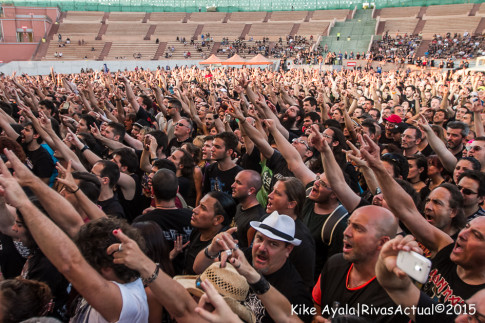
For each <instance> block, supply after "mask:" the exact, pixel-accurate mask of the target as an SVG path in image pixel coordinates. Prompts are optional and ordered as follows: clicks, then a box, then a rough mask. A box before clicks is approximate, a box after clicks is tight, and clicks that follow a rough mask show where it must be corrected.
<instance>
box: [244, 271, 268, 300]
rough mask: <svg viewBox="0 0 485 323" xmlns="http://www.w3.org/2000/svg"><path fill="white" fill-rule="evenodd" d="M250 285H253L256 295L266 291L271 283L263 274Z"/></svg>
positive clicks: (252, 288)
mask: <svg viewBox="0 0 485 323" xmlns="http://www.w3.org/2000/svg"><path fill="white" fill-rule="evenodd" d="M249 287H251V290H252V291H253V292H254V293H255V294H256V295H261V294H264V293H266V292H267V291H268V290H269V289H270V287H271V285H270V284H269V283H268V281H267V280H266V279H265V278H264V276H263V275H261V278H260V279H259V280H258V281H257V282H256V283H254V284H249Z"/></svg>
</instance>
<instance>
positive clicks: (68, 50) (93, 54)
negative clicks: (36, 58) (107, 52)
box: [42, 39, 105, 61]
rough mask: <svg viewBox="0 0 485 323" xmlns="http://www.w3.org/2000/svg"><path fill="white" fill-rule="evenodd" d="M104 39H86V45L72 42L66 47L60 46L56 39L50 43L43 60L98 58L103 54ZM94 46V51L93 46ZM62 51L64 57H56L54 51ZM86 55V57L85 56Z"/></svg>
mask: <svg viewBox="0 0 485 323" xmlns="http://www.w3.org/2000/svg"><path fill="white" fill-rule="evenodd" d="M104 43H105V42H104V41H98V40H94V39H93V40H91V41H86V42H85V43H84V45H82V46H79V45H78V43H77V42H76V43H71V44H68V45H66V46H65V47H59V46H58V44H57V42H56V41H53V42H51V43H50V45H49V48H48V49H47V53H46V55H45V56H44V57H43V58H42V60H43V61H53V60H64V61H74V60H83V59H89V60H96V59H98V57H99V55H100V54H101V50H102V49H103V47H104ZM93 47H94V51H92V48H93ZM56 52H58V53H59V52H62V58H56V57H54V53H56ZM85 57H86V58H85Z"/></svg>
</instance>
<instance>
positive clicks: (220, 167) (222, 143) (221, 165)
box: [202, 132, 243, 195]
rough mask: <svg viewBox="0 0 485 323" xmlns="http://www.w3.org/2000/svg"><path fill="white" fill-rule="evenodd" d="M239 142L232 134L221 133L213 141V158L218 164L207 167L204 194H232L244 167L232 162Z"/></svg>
mask: <svg viewBox="0 0 485 323" xmlns="http://www.w3.org/2000/svg"><path fill="white" fill-rule="evenodd" d="M238 142H239V140H238V139H237V137H236V135H235V134H234V133H232V132H221V133H219V134H217V135H215V136H214V140H213V141H212V149H211V156H212V157H211V158H212V160H215V161H216V162H215V163H214V164H211V165H210V166H207V167H206V170H205V173H204V187H203V190H202V192H203V193H204V194H206V193H208V192H211V191H218V192H224V193H226V194H229V195H230V194H232V189H231V185H232V183H234V178H235V177H236V175H237V173H239V172H240V171H242V170H243V169H242V167H240V166H238V165H236V163H235V162H234V161H233V160H232V154H233V153H234V152H235V151H236V148H237V145H238Z"/></svg>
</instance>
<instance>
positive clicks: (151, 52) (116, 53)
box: [105, 41, 158, 60]
mask: <svg viewBox="0 0 485 323" xmlns="http://www.w3.org/2000/svg"><path fill="white" fill-rule="evenodd" d="M157 48H158V44H155V42H153V41H139V42H113V43H112V45H111V49H110V51H109V53H108V55H107V56H106V57H105V59H106V60H115V59H121V58H122V57H123V58H124V57H126V59H133V58H134V57H133V54H138V53H140V54H141V59H144V60H147V59H152V58H153V57H154V56H155V52H156V51H157Z"/></svg>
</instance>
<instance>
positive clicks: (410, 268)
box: [396, 250, 431, 284]
mask: <svg viewBox="0 0 485 323" xmlns="http://www.w3.org/2000/svg"><path fill="white" fill-rule="evenodd" d="M396 264H397V267H398V268H399V269H401V270H402V271H404V272H405V273H406V274H408V276H409V277H411V278H413V279H414V280H416V281H417V282H420V283H421V284H424V283H426V281H427V280H428V274H429V271H430V270H431V261H430V260H429V259H427V258H425V257H423V256H421V255H420V254H419V253H417V252H414V251H402V250H401V251H399V253H398V255H397V262H396Z"/></svg>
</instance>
